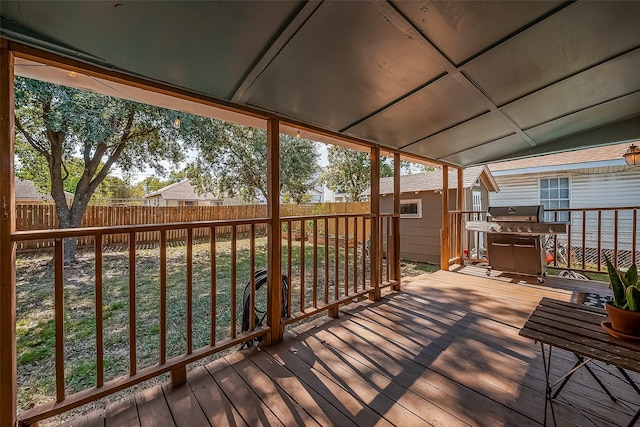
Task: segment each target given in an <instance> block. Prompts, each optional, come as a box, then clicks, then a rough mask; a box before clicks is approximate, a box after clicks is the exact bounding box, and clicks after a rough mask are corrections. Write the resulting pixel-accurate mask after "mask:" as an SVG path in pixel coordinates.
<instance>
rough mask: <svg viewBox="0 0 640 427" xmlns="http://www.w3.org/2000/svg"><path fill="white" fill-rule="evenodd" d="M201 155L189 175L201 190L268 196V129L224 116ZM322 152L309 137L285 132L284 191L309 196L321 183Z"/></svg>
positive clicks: (215, 124)
mask: <svg viewBox="0 0 640 427" xmlns="http://www.w3.org/2000/svg"><path fill="white" fill-rule="evenodd" d="M203 131H205V132H206V133H207V137H206V142H205V143H203V144H201V145H200V147H199V149H200V153H199V154H200V156H199V158H198V159H197V160H196V161H194V162H192V164H191V165H190V166H189V168H188V169H187V171H186V172H187V176H188V177H189V178H190V179H191V182H192V183H193V184H194V186H195V187H196V188H197V189H198V190H199V191H201V192H207V191H210V192H212V193H214V194H217V195H218V196H230V197H235V196H239V197H241V198H242V199H244V200H246V201H252V200H256V199H257V198H258V197H260V196H262V197H264V198H265V199H266V198H267V134H266V132H265V131H263V130H261V129H253V130H252V132H251V133H248V131H247V128H246V127H244V126H239V125H235V124H232V123H224V122H219V121H214V122H212V123H211V124H210V125H209V126H208V127H207V128H206V129H203ZM317 171H318V153H317V150H316V144H315V143H314V142H312V141H309V140H306V139H298V138H294V137H290V136H287V135H280V191H281V194H282V196H283V198H288V199H290V200H293V201H294V202H296V203H301V202H303V201H304V200H305V196H306V193H307V191H309V190H310V189H312V188H313V187H314V186H315V185H316V175H317Z"/></svg>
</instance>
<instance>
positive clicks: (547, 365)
mask: <svg viewBox="0 0 640 427" xmlns="http://www.w3.org/2000/svg"><path fill="white" fill-rule="evenodd" d="M540 348H541V350H542V363H543V364H544V377H545V383H546V384H545V393H544V423H543V425H544V426H545V427H546V425H547V407H548V406H551V416H552V417H553V425H554V427H555V426H556V413H555V410H554V408H553V397H552V396H551V388H552V387H551V381H550V379H549V376H550V375H551V349H552V348H553V347H552V346H549V355H548V357H547V356H545V351H544V343H542V342H541V343H540Z"/></svg>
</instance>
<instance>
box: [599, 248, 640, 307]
mask: <svg viewBox="0 0 640 427" xmlns="http://www.w3.org/2000/svg"><path fill="white" fill-rule="evenodd" d="M604 259H605V260H606V261H607V270H608V271H609V280H610V281H611V288H612V289H613V305H615V306H616V307H618V308H621V309H623V310H629V311H640V283H638V268H637V267H636V265H635V264H633V265H632V266H631V267H629V269H628V270H627V272H626V273H622V272H621V271H620V270H618V269H617V268H615V267H614V266H613V264H612V263H611V261H609V258H607V256H606V255H605V257H604Z"/></svg>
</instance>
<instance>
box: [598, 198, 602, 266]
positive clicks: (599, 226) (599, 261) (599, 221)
mask: <svg viewBox="0 0 640 427" xmlns="http://www.w3.org/2000/svg"><path fill="white" fill-rule="evenodd" d="M601 270H602V211H601V210H599V209H598V271H601Z"/></svg>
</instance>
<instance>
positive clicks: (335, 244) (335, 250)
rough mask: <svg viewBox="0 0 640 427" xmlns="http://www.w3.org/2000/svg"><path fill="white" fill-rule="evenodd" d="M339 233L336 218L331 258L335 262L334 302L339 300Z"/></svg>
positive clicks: (338, 223)
mask: <svg viewBox="0 0 640 427" xmlns="http://www.w3.org/2000/svg"><path fill="white" fill-rule="evenodd" d="M339 233H340V222H339V220H338V218H336V219H335V230H334V235H333V255H334V256H333V258H334V261H335V266H334V269H335V271H334V280H333V282H334V284H335V289H334V297H335V299H336V301H337V300H338V299H340V290H339V287H338V282H339V281H340V280H339V279H340V259H339V258H338V256H339V251H338V245H339V244H340V242H339V238H338V234H339Z"/></svg>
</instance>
